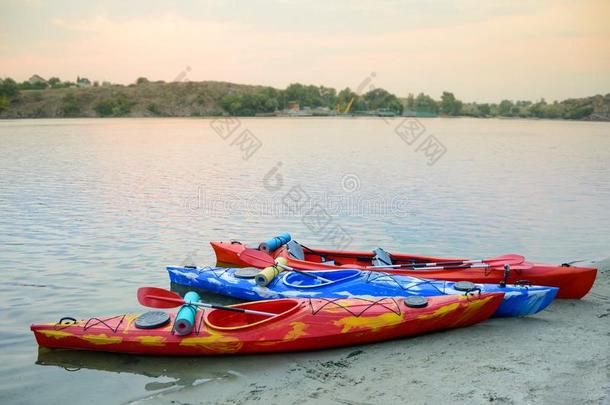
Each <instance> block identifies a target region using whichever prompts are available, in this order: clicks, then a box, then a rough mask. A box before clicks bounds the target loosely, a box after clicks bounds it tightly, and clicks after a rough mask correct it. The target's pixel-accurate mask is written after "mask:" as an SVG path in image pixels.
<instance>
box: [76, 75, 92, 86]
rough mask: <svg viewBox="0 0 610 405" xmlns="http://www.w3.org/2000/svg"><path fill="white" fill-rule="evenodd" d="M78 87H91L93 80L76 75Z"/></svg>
mask: <svg viewBox="0 0 610 405" xmlns="http://www.w3.org/2000/svg"><path fill="white" fill-rule="evenodd" d="M76 86H77V87H91V81H90V80H89V79H87V78H86V77H80V76H76Z"/></svg>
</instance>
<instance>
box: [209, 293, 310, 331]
mask: <svg viewBox="0 0 610 405" xmlns="http://www.w3.org/2000/svg"><path fill="white" fill-rule="evenodd" d="M234 307H236V308H243V309H247V310H253V311H260V312H269V313H273V314H276V315H275V316H266V315H260V314H253V313H246V312H232V311H224V310H220V309H215V310H212V311H209V312H208V313H207V314H206V316H205V318H204V320H205V323H206V325H207V326H208V327H210V328H213V329H220V330H237V329H244V328H251V327H253V326H257V325H262V324H267V323H269V322H273V321H276V320H278V319H280V318H283V317H284V316H286V315H288V314H291V313H292V312H294V311H296V310H297V309H298V308H299V307H300V303H299V302H298V301H297V300H291V299H281V300H272V301H259V302H249V303H245V304H240V305H235V306H234Z"/></svg>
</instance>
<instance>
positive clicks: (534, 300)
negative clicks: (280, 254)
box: [167, 267, 558, 316]
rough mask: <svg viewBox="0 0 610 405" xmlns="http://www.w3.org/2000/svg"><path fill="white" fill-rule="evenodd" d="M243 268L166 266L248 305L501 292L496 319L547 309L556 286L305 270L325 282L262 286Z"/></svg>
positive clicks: (176, 275)
mask: <svg viewBox="0 0 610 405" xmlns="http://www.w3.org/2000/svg"><path fill="white" fill-rule="evenodd" d="M247 270H252V269H236V268H224V267H168V268H167V271H168V272H169V278H170V280H171V281H172V282H173V283H176V284H181V285H185V286H188V287H195V288H200V289H202V290H206V291H209V292H213V293H216V294H221V295H226V296H230V297H233V298H239V299H244V300H248V301H257V300H267V299H276V298H317V297H324V298H352V297H407V296H436V295H448V294H465V293H467V292H468V291H471V292H475V291H481V292H503V293H504V301H503V302H502V305H500V307H499V308H498V310H497V311H496V313H495V314H494V316H526V315H532V314H535V313H538V312H540V311H542V310H543V309H545V308H546V307H547V306H548V305H549V304H550V303H551V301H553V299H554V298H555V295H556V294H557V291H558V288H556V287H542V286H521V285H507V286H505V287H502V286H500V285H497V284H474V283H471V282H469V281H460V282H452V281H441V280H428V279H422V278H417V277H410V276H403V275H396V274H388V273H382V272H377V271H375V272H372V271H362V270H329V271H308V273H310V274H314V275H316V276H319V277H322V278H324V279H326V281H320V280H319V279H315V278H311V277H307V276H305V275H303V274H300V273H295V272H291V271H289V272H282V273H280V274H279V276H277V277H276V278H274V279H273V280H272V281H271V282H270V283H269V284H268V285H267V286H266V287H261V286H258V285H257V284H256V283H255V281H254V278H252V273H254V271H252V272H250V274H246V273H248V271H247Z"/></svg>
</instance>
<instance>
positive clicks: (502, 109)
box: [498, 100, 513, 117]
mask: <svg viewBox="0 0 610 405" xmlns="http://www.w3.org/2000/svg"><path fill="white" fill-rule="evenodd" d="M512 109H513V103H512V101H510V100H502V101H500V104H498V115H501V116H503V117H510V116H512Z"/></svg>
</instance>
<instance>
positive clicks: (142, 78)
mask: <svg viewBox="0 0 610 405" xmlns="http://www.w3.org/2000/svg"><path fill="white" fill-rule="evenodd" d="M146 83H149V81H148V79H147V78H145V77H138V80H136V84H146Z"/></svg>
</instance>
